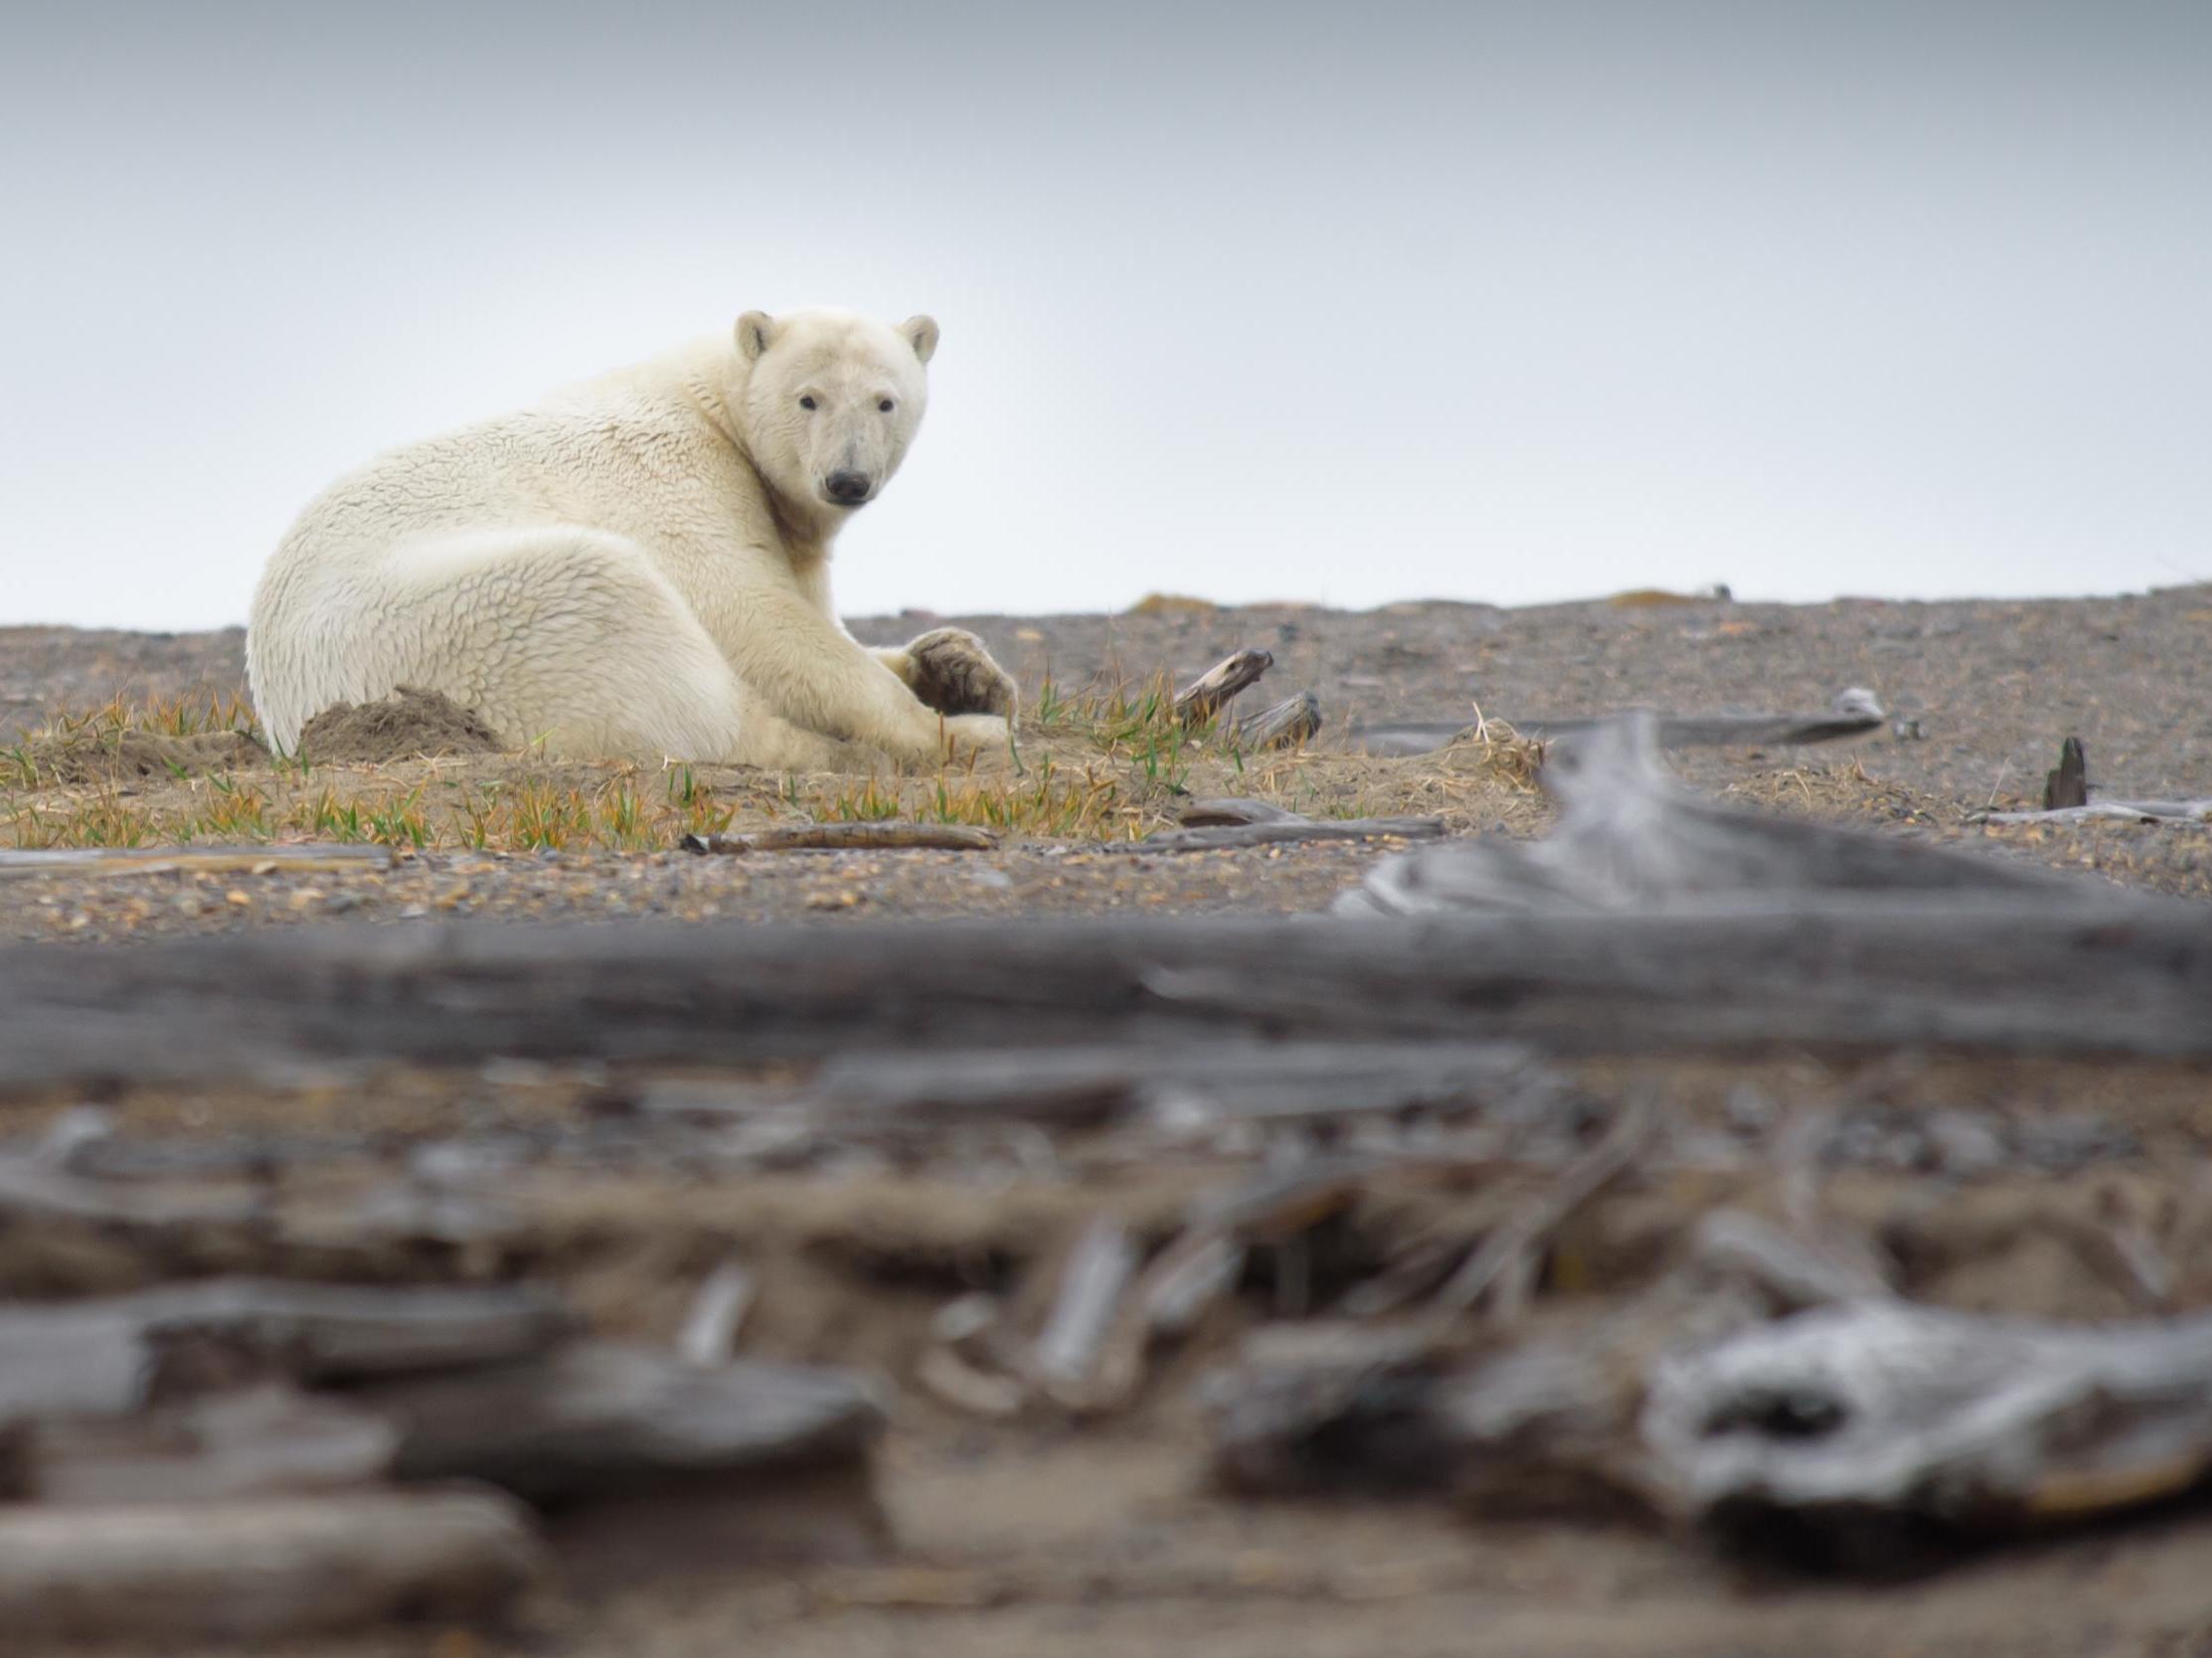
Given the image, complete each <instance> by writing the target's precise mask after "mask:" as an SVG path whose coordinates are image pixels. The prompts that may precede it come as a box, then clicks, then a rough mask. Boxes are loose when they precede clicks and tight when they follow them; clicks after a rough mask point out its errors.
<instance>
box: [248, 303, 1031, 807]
mask: <svg viewBox="0 0 2212 1658" xmlns="http://www.w3.org/2000/svg"><path fill="white" fill-rule="evenodd" d="M936 343H937V326H936V323H935V322H934V321H932V320H931V319H930V318H929V317H926V316H917V317H911V318H909V319H908V320H907V321H906V322H905V323H903V324H902V325H900V326H899V327H898V328H896V329H894V328H890V327H887V326H885V325H884V324H882V323H878V322H873V321H869V320H867V319H865V318H862V317H856V316H852V315H850V314H848V313H845V312H842V311H829V310H817V311H800V312H793V313H790V314H788V315H785V316H782V317H769V316H767V315H766V314H764V313H762V312H760V311H748V312H747V313H746V314H745V315H744V316H742V317H740V318H739V319H738V324H737V328H736V330H735V333H734V335H733V336H726V337H722V338H716V339H709V340H704V341H700V342H698V343H695V344H693V345H691V346H688V347H685V348H682V349H680V350H677V351H674V352H671V353H669V354H668V355H667V356H665V357H661V358H658V359H656V360H654V361H652V362H649V363H645V364H641V365H639V366H637V367H634V368H629V369H622V370H618V371H617V372H615V373H613V374H610V375H607V376H605V377H603V378H601V379H598V380H595V381H591V382H589V383H587V384H584V385H582V386H578V387H574V388H571V389H570V390H568V391H565V392H561V393H557V394H555V395H554V396H553V397H551V398H549V399H547V400H546V401H544V402H542V403H540V404H538V405H536V406H535V407H533V408H530V409H526V410H523V411H522V412H520V413H519V414H508V415H504V416H501V417H499V418H497V419H493V420H488V421H485V422H483V423H481V424H478V425H473V426H468V427H464V428H463V429H461V430H459V431H455V432H451V433H448V434H446V435H445V436H442V437H433V438H430V439H429V440H427V441H426V442H422V443H417V444H414V445H411V446H410V447H407V448H403V449H399V450H396V451H394V452H393V453H391V454H388V455H385V456H384V457H383V458H381V459H379V460H376V461H373V462H371V463H370V465H369V466H368V467H367V468H366V469H365V470H363V471H360V472H356V473H355V474H353V476H351V477H349V478H346V479H344V480H342V481H341V482H339V483H338V484H336V485H334V486H333V487H332V488H331V489H330V490H329V491H328V492H327V493H325V494H324V495H323V496H322V498H321V499H319V500H318V501H316V502H315V503H314V504H313V505H311V506H309V507H308V508H307V510H306V511H305V512H304V513H302V514H301V515H300V518H299V520H298V522H297V523H295V524H294V525H293V526H292V528H291V530H290V532H289V533H288V534H287V535H286V536H285V538H284V540H283V542H282V544H281V545H280V546H279V547H278V548H277V550H276V553H275V555H274V556H273V557H272V558H271V559H270V560H269V564H268V569H267V571H266V572H265V573H264V574H263V575H262V578H261V580H260V584H259V586H258V587H257V588H256V589H255V594H254V605H253V611H252V614H251V616H250V619H249V623H248V627H247V636H246V663H247V675H248V678H249V681H250V683H251V684H252V686H253V691H254V703H255V708H256V709H257V710H258V711H259V713H260V717H261V723H262V726H263V728H264V729H265V730H266V732H267V734H268V737H269V740H270V741H271V742H272V743H273V744H274V745H275V746H277V747H278V748H279V749H282V750H287V751H288V750H290V749H291V748H292V747H294V746H296V745H297V743H298V741H299V733H300V728H301V727H302V726H304V725H305V724H306V723H307V721H308V720H309V719H311V718H312V717H313V716H314V715H316V714H317V713H319V712H321V711H322V710H323V709H325V708H328V707H330V706H331V705H332V704H334V703H339V702H355V703H358V702H363V701H368V700H372V699H375V698H378V697H383V696H386V695H389V694H390V693H391V692H392V691H393V690H394V689H395V688H397V687H399V686H401V685H412V686H419V687H422V688H424V689H425V690H431V691H441V692H443V693H444V694H445V695H447V696H448V697H451V698H452V699H453V700H454V701H455V702H457V703H459V704H461V705H462V706H463V707H466V708H473V709H475V710H476V711H477V712H478V713H480V714H481V715H482V716H483V717H484V719H485V721H486V723H487V724H489V725H490V727H491V728H492V730H494V731H496V732H498V733H499V734H500V735H501V736H502V737H504V738H506V739H507V741H509V742H512V743H524V744H533V743H542V744H543V745H544V746H545V748H546V749H547V750H548V751H549V752H552V753H556V754H561V755H567V756H571V757H579V758H589V757H597V756H611V755H648V756H653V757H661V756H675V757H678V758H683V759H695V760H724V761H736V762H742V763H747V764H754V765H764V766H773V767H779V768H789V769H805V770H831V769H854V768H866V767H868V766H869V765H870V764H871V763H880V762H881V760H882V757H883V756H884V755H887V754H888V755H890V756H891V757H892V758H894V759H896V760H901V761H929V760H933V759H936V758H937V757H939V756H940V755H941V754H943V753H944V751H945V749H946V746H947V745H949V746H950V747H951V749H952V750H953V751H955V752H965V751H977V750H985V751H987V750H991V749H999V750H1003V749H1004V748H1005V746H1006V744H1007V722H1008V720H1009V719H1010V718H1011V716H1012V714H1013V712H1014V686H1013V682H1012V680H1011V679H1009V678H1008V677H1007V675H1006V674H1005V673H1004V671H1003V670H1001V669H1000V668H999V667H998V665H997V664H996V663H995V662H993V661H991V659H990V657H989V655H988V654H987V653H986V652H985V651H984V649H983V647H982V644H981V642H980V641H979V640H977V639H976V638H975V637H974V636H973V635H972V634H968V633H962V632H960V631H958V630H957V629H951V628H942V629H938V630H936V631H935V632H932V633H926V634H924V635H923V636H922V637H920V638H918V639H916V640H914V641H913V642H912V643H910V644H908V645H906V646H904V647H902V648H899V649H894V650H881V651H870V650H868V649H866V648H864V647H863V646H861V645H860V644H859V643H858V642H857V641H855V640H854V639H853V637H852V635H851V634H849V633H847V632H846V631H845V627H844V624H843V623H842V622H841V621H840V620H839V619H838V616H837V611H836V608H835V606H834V605H833V604H832V603H831V602H830V592H829V563H830V547H831V543H832V542H833V541H834V540H835V538H836V535H837V531H838V529H839V528H840V527H841V526H842V524H843V523H844V521H845V518H846V516H847V515H848V514H849V513H851V512H852V511H853V509H854V508H856V507H858V506H860V505H861V504H862V503H863V502H866V501H869V500H872V499H873V498H874V497H875V496H876V495H877V494H879V493H880V492H881V491H882V489H883V486H884V485H885V484H886V483H887V482H889V481H890V478H891V475H892V474H893V473H894V472H896V471H897V470H898V469H899V462H900V460H901V458H902V457H904V455H905V454H906V450H907V445H908V443H909V442H911V441H912V439H913V437H914V433H915V428H916V427H917V426H918V425H919V424H920V423H921V420H922V414H923V409H924V407H925V406H926V404H927V402H928V397H929V387H928V382H927V378H926V376H925V374H924V365H926V364H927V363H928V362H929V360H930V357H931V354H932V353H933V352H935V351H936ZM926 699H927V700H926Z"/></svg>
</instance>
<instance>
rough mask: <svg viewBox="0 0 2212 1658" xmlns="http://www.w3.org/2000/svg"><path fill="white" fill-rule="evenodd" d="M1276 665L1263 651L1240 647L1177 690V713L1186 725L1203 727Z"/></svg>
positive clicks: (1271, 656) (1178, 717)
mask: <svg viewBox="0 0 2212 1658" xmlns="http://www.w3.org/2000/svg"><path fill="white" fill-rule="evenodd" d="M1274 666H1275V657H1274V656H1273V655H1272V654H1270V653H1269V652H1267V651H1264V650H1241V651H1238V652H1237V653H1236V654H1235V655H1234V656H1225V657H1223V658H1222V659H1221V660H1220V661H1219V662H1216V663H1215V664H1214V665H1213V666H1212V667H1211V668H1208V669H1207V670H1206V671H1205V672H1204V673H1202V674H1200V675H1199V676H1198V677H1197V678H1196V679H1194V680H1192V681H1191V682H1190V684H1188V685H1186V686H1184V687H1183V689H1182V690H1180V691H1178V692H1176V693H1175V716H1176V718H1177V719H1179V720H1180V721H1182V723H1183V724H1184V725H1186V726H1202V725H1204V724H1205V723H1206V722H1207V721H1209V720H1211V719H1213V718H1214V717H1215V716H1217V715H1218V714H1220V713H1221V711H1222V708H1223V705H1225V704H1226V703H1227V702H1228V701H1229V699H1230V698H1232V697H1234V696H1236V695H1237V694H1238V693H1239V692H1240V691H1244V690H1247V689H1248V688H1250V687H1251V686H1253V685H1256V684H1258V683H1259V681H1260V676H1261V675H1262V674H1265V673H1266V672H1267V671H1268V670H1269V669H1270V668H1272V667H1274Z"/></svg>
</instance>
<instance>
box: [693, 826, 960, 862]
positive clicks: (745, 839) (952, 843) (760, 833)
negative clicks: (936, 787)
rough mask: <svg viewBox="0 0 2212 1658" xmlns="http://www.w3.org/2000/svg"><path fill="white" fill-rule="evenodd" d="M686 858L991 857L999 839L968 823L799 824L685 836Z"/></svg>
mask: <svg viewBox="0 0 2212 1658" xmlns="http://www.w3.org/2000/svg"><path fill="white" fill-rule="evenodd" d="M679 844H680V845H681V846H682V847H683V849H684V850H685V851H686V852H696V853H702V854H704V853H716V854H722V855H743V854H746V853H753V852H884V851H895V850H896V851H903V850H928V851H936V852H989V851H991V850H992V849H993V848H995V847H996V846H997V845H998V836H997V835H996V834H994V833H993V832H992V831H990V830H988V829H981V828H977V827H976V826H974V825H973V824H966V823H905V822H898V823H801V824H792V825H788V826H786V827H782V828H775V829H750V830H747V831H745V832H744V833H742V834H720V835H686V836H685V837H684V838H683V840H682V841H681V842H680V843H679Z"/></svg>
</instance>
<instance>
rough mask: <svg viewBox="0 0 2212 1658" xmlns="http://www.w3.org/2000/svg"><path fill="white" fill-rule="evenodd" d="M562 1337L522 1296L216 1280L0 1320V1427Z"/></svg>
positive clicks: (554, 1313) (434, 1366)
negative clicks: (234, 1382)
mask: <svg viewBox="0 0 2212 1658" xmlns="http://www.w3.org/2000/svg"><path fill="white" fill-rule="evenodd" d="M568 1328H569V1319H568V1315H567V1314H566V1312H564V1311H563V1309H562V1307H561V1304H560V1303H559V1302H558V1301H557V1300H555V1299H554V1298H553V1297H552V1296H550V1295H549V1294H547V1293H546V1292H544V1291H541V1290H536V1289H528V1288H483V1289H475V1288H468V1289H430V1288H425V1289H361V1288H351V1287H338V1286H331V1285H321V1284H306V1283H277V1282H265V1281H262V1280H258V1279H252V1278H215V1279H208V1280H205V1281H202V1282H197V1283H180V1284H171V1285H166V1286H164V1287H162V1288H159V1289H150V1290H145V1291H142V1292H141V1293H139V1294H136V1295H121V1296H113V1297H108V1298H103V1299H97V1300H86V1301H68V1302H60V1303H56V1304H51V1305H49V1304H39V1305H16V1306H10V1307H7V1308H6V1309H4V1310H0V1420H5V1419H6V1418H7V1417H9V1416H11V1415H16V1414H23V1415H39V1414H55V1413H62V1412H78V1413H99V1412H104V1411H124V1410H133V1409H137V1408H138V1407H140V1406H141V1405H143V1404H145V1403H146V1402H147V1401H148V1400H149V1399H153V1398H158V1397H161V1396H162V1395H164V1394H168V1393H173V1392H177V1391H179V1390H181V1389H183V1388H185V1387H188V1386H189V1385H190V1381H191V1379H192V1377H193V1376H194V1375H195V1374H196V1373H204V1372H206V1371H208V1370H209V1369H210V1368H211V1360H214V1359H217V1358H220V1359H221V1360H222V1361H224V1362H223V1363H222V1364H220V1365H217V1366H214V1367H212V1368H218V1369H221V1370H223V1371H226V1372H235V1371H236V1370H237V1369H239V1368H240V1367H241V1366H243V1367H245V1368H247V1369H249V1370H260V1371H264V1372H265V1371H275V1372H277V1373H279V1374H283V1375H288V1376H291V1377H293V1378H296V1379H298V1380H301V1381H306V1382H351V1381H358V1380H360V1379H363V1378H367V1377H377V1376H393V1375H401V1374H407V1373H410V1372H421V1371H434V1370H442V1369H447V1368H450V1367H454V1366H465V1365H477V1364H489V1363H493V1362H496V1361H500V1360H510V1359H516V1358H520V1357H524V1356H526V1355H529V1354H533V1353H538V1352H542V1351H543V1350H545V1349H546V1348H547V1347H549V1346H551V1345H552V1343H553V1342H555V1341H556V1340H558V1339H559V1338H560V1337H561V1335H562V1334H564V1333H565V1332H566V1331H567V1329H568Z"/></svg>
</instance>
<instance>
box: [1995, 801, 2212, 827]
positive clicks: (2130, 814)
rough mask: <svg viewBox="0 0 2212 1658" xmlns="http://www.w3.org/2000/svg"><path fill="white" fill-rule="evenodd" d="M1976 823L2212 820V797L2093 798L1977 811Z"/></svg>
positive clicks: (2203, 822) (2205, 822)
mask: <svg viewBox="0 0 2212 1658" xmlns="http://www.w3.org/2000/svg"><path fill="white" fill-rule="evenodd" d="M1973 821H1974V822H1976V823H2193V824H2199V825H2202V824H2207V823H2212V800H2092V801H2090V802H2089V803H2088V804H2087V805H2082V806H2056V807H2053V808H2051V809H2050V810H2048V811H2041V812H1977V813H1975V814H1974V817H1973Z"/></svg>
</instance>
